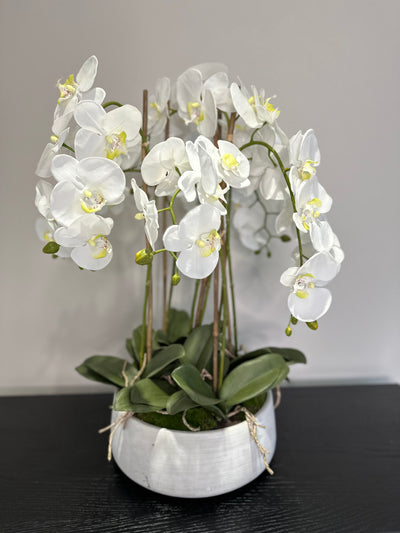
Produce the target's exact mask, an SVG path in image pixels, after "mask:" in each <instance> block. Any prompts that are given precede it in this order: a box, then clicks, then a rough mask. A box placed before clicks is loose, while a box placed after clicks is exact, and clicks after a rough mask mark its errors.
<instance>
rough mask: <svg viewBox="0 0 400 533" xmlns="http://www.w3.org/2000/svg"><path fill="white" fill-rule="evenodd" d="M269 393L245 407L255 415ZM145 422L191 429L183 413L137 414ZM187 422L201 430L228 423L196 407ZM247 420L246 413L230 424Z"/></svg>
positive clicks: (163, 426) (171, 427) (165, 426)
mask: <svg viewBox="0 0 400 533" xmlns="http://www.w3.org/2000/svg"><path fill="white" fill-rule="evenodd" d="M266 397H267V393H266V392H264V393H262V394H259V395H258V396H256V397H255V398H252V399H251V400H247V401H246V402H243V406H244V407H246V409H248V410H249V411H250V412H251V413H253V414H255V413H257V411H259V410H260V409H261V407H262V406H263V404H264V402H265V399H266ZM135 416H136V417H137V418H139V419H140V420H143V422H147V423H148V424H153V425H154V426H158V427H161V428H167V429H177V430H180V431H190V430H189V428H187V427H186V426H185V424H184V423H183V420H182V413H177V414H176V415H163V414H160V413H154V412H153V413H137V414H136V415H135ZM186 420H187V422H188V424H190V426H192V427H193V428H197V427H200V429H201V430H203V431H204V430H209V429H217V428H220V427H224V426H226V422H225V421H222V422H219V421H218V420H216V418H215V417H214V416H213V415H212V414H211V413H210V412H209V411H207V410H206V409H203V407H194V408H193V409H188V411H187V413H186ZM243 420H245V415H244V413H239V414H237V415H236V416H235V417H234V418H231V419H230V423H232V422H233V423H238V422H242V421H243Z"/></svg>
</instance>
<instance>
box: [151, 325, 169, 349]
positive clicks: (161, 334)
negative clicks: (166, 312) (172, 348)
mask: <svg viewBox="0 0 400 533" xmlns="http://www.w3.org/2000/svg"><path fill="white" fill-rule="evenodd" d="M154 340H155V342H156V343H157V344H159V345H160V346H161V345H162V344H164V345H168V344H169V342H168V336H167V332H166V331H164V330H163V329H158V330H157V331H156V332H155V334H154Z"/></svg>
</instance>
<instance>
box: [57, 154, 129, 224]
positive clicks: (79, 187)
mask: <svg viewBox="0 0 400 533" xmlns="http://www.w3.org/2000/svg"><path fill="white" fill-rule="evenodd" d="M52 174H53V176H54V177H55V179H56V180H57V181H58V183H57V185H56V186H55V187H54V189H53V191H52V193H51V197H50V209H51V212H52V214H53V216H54V218H55V219H56V220H57V222H58V223H59V224H61V225H62V226H69V225H71V224H72V223H73V222H74V220H76V219H77V218H79V217H80V216H81V215H83V214H91V213H97V212H98V211H100V210H101V209H102V207H104V206H105V205H117V204H119V203H121V202H122V201H123V200H124V198H125V196H124V189H125V183H126V180H125V175H124V173H123V172H122V170H121V169H120V167H119V166H118V165H117V163H115V162H114V161H111V160H109V159H105V158H102V157H87V158H85V159H82V160H81V161H77V160H76V159H74V158H73V157H71V156H69V155H57V156H56V157H55V158H54V159H53V163H52Z"/></svg>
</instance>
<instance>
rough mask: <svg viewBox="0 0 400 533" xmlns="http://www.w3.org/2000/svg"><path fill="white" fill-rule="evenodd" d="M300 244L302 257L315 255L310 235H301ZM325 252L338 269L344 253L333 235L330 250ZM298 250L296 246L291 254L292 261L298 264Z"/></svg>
mask: <svg viewBox="0 0 400 533" xmlns="http://www.w3.org/2000/svg"><path fill="white" fill-rule="evenodd" d="M301 244H302V252H303V256H305V257H311V256H312V255H314V254H315V248H314V246H313V245H312V242H311V239H310V235H309V234H304V233H302V235H301ZM327 252H328V253H329V254H330V255H331V256H332V258H333V259H334V260H335V261H336V263H337V265H338V269H339V268H340V265H341V263H342V262H343V260H344V252H343V250H342V248H341V246H340V242H339V239H338V237H337V235H336V234H333V245H332V248H331V249H330V250H327ZM299 258H300V254H299V248H298V247H297V246H296V248H295V249H294V250H293V252H292V259H293V261H294V263H296V264H299Z"/></svg>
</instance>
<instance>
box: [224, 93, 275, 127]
mask: <svg viewBox="0 0 400 533" xmlns="http://www.w3.org/2000/svg"><path fill="white" fill-rule="evenodd" d="M251 89H252V95H250V94H249V93H248V91H247V90H246V88H244V87H243V88H242V89H240V88H239V86H238V84H237V83H232V85H231V96H232V102H233V105H234V107H235V109H236V111H237V112H238V113H239V115H240V116H241V117H242V119H243V120H244V122H245V123H246V124H247V125H248V126H250V128H259V127H261V126H262V125H263V124H264V123H265V122H267V123H268V124H273V123H274V122H275V120H276V119H277V118H278V117H279V114H280V111H279V109H277V108H275V107H274V106H273V104H272V103H271V102H270V100H271V98H272V97H270V98H265V91H264V89H262V90H261V91H258V90H257V88H256V87H255V86H254V85H252V86H251Z"/></svg>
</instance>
